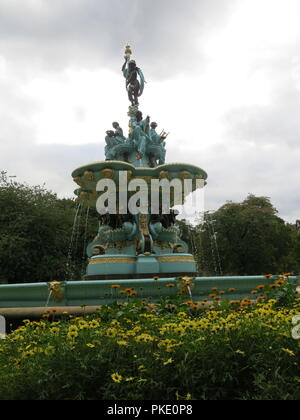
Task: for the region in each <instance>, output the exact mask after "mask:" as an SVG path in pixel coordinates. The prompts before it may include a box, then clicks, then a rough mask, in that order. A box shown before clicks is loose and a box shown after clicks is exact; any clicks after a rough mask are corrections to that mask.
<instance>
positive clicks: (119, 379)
mask: <svg viewBox="0 0 300 420" xmlns="http://www.w3.org/2000/svg"><path fill="white" fill-rule="evenodd" d="M111 379H112V380H113V381H114V382H115V383H116V384H119V383H121V382H122V379H123V377H122V375H119V373H117V372H116V373H113V374H112V375H111Z"/></svg>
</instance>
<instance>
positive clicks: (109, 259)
mask: <svg viewBox="0 0 300 420" xmlns="http://www.w3.org/2000/svg"><path fill="white" fill-rule="evenodd" d="M134 262H136V258H134V257H132V258H131V257H119V258H117V257H105V258H93V259H90V261H89V263H90V264H115V263H119V264H130V263H134Z"/></svg>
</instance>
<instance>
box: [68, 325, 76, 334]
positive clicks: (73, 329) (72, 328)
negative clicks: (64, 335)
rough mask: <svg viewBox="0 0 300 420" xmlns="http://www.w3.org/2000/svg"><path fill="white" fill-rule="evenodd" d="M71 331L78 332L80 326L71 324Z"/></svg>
mask: <svg viewBox="0 0 300 420" xmlns="http://www.w3.org/2000/svg"><path fill="white" fill-rule="evenodd" d="M68 331H69V333H72V332H78V328H77V327H76V325H71V327H69V330H68Z"/></svg>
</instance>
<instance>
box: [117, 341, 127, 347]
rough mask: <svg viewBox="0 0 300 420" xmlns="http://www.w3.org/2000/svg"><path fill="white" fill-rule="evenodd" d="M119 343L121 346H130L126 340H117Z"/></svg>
mask: <svg viewBox="0 0 300 420" xmlns="http://www.w3.org/2000/svg"><path fill="white" fill-rule="evenodd" d="M117 343H118V344H119V346H128V343H127V341H125V340H120V341H117Z"/></svg>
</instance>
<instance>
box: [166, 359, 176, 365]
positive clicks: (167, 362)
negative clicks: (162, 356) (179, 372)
mask: <svg viewBox="0 0 300 420" xmlns="http://www.w3.org/2000/svg"><path fill="white" fill-rule="evenodd" d="M173 362H174V360H173V359H168V360H166V361H165V362H164V366H167V365H170V364H171V363H173Z"/></svg>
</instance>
